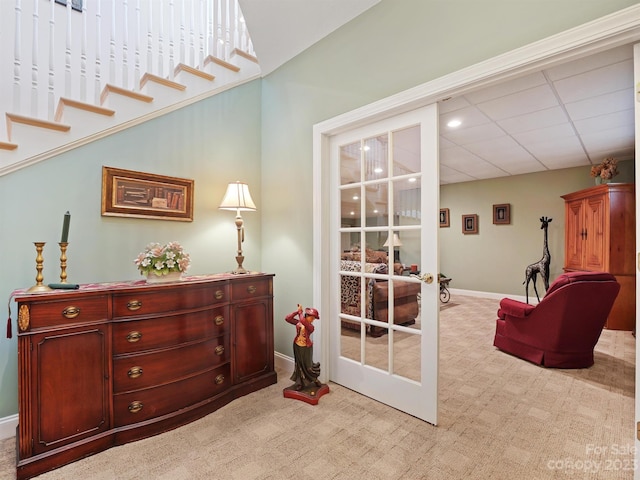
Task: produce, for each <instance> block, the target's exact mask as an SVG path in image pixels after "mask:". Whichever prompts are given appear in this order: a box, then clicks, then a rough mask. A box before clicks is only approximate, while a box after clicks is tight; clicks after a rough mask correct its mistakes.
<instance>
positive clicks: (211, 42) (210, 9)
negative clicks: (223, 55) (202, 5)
mask: <svg viewBox="0 0 640 480" xmlns="http://www.w3.org/2000/svg"><path fill="white" fill-rule="evenodd" d="M214 12H215V5H214V0H208V1H207V51H206V52H205V56H206V55H215V53H216V51H215V45H216V44H215V23H213V18H214Z"/></svg>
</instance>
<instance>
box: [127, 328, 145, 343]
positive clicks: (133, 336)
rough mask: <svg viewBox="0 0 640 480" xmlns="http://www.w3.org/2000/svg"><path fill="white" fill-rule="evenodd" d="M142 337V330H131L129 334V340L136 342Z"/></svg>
mask: <svg viewBox="0 0 640 480" xmlns="http://www.w3.org/2000/svg"><path fill="white" fill-rule="evenodd" d="M141 338H142V334H141V333H140V332H136V331H133V332H129V334H128V335H127V342H129V343H135V342H137V341H138V340H140V339H141Z"/></svg>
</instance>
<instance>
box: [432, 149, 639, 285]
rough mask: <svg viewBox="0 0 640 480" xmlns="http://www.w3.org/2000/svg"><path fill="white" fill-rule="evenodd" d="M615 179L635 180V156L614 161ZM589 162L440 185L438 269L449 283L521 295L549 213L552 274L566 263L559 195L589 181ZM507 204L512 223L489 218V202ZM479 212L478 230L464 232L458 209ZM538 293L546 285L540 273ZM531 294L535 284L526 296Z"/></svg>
mask: <svg viewBox="0 0 640 480" xmlns="http://www.w3.org/2000/svg"><path fill="white" fill-rule="evenodd" d="M618 167H619V171H620V174H619V175H618V176H617V177H615V181H616V182H628V183H633V182H634V162H633V161H626V162H620V163H619V164H618ZM593 185H594V179H593V178H592V177H591V176H590V167H577V168H567V169H564V170H554V171H552V172H542V173H532V174H527V175H517V176H514V177H506V178H505V177H502V178H496V179H492V180H482V181H477V182H466V183H458V184H453V185H443V186H441V187H440V207H441V208H448V209H449V214H450V225H451V226H450V227H449V228H440V270H441V271H442V272H444V273H446V274H447V276H449V277H450V278H452V279H453V280H452V281H451V283H450V287H451V288H456V289H463V290H476V291H482V292H494V293H499V294H510V295H525V290H524V286H523V285H522V282H523V281H524V279H525V269H526V267H527V265H529V264H531V263H534V262H537V261H538V260H540V259H541V258H542V245H543V233H542V230H541V229H540V225H541V224H540V217H543V216H544V217H550V218H552V219H553V220H552V221H551V223H549V228H548V237H549V238H548V242H549V252H550V254H551V265H550V273H549V277H550V280H553V279H554V278H555V277H557V276H558V275H559V274H561V273H562V267H563V265H564V224H565V219H564V216H565V214H564V200H563V199H562V198H560V196H561V195H565V194H567V193H571V192H575V191H578V190H582V189H584V188H588V187H592V186H593ZM500 203H509V204H511V224H509V225H494V224H493V205H494V204H500ZM473 213H476V214H478V223H479V229H478V234H477V235H464V234H463V233H462V215H465V214H473ZM538 293H539V294H540V296H541V297H542V295H543V293H544V285H543V284H542V280H541V279H538ZM532 297H533V298H535V292H534V290H533V286H532V285H531V286H530V287H529V298H532Z"/></svg>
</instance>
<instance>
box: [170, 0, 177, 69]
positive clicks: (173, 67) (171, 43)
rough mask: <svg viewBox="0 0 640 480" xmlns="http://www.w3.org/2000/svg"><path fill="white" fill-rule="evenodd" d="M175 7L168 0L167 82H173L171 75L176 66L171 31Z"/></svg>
mask: <svg viewBox="0 0 640 480" xmlns="http://www.w3.org/2000/svg"><path fill="white" fill-rule="evenodd" d="M174 7H175V5H174V2H173V0H169V80H173V73H174V71H175V68H176V65H175V61H174V43H173V30H174V28H173V27H174V25H175V21H174V19H175V8H174Z"/></svg>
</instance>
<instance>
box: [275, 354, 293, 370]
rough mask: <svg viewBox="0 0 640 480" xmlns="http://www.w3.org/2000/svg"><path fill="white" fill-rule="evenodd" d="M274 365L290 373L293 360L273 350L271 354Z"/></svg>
mask: <svg viewBox="0 0 640 480" xmlns="http://www.w3.org/2000/svg"><path fill="white" fill-rule="evenodd" d="M273 357H274V358H273V359H274V363H275V367H276V368H278V369H281V370H284V371H285V372H288V373H292V372H293V367H294V365H295V362H294V361H293V358H291V357H288V356H286V355H283V354H282V353H278V352H275V353H274V355H273Z"/></svg>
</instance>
